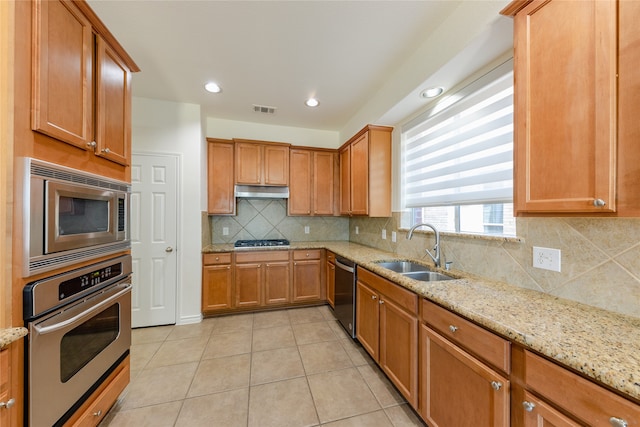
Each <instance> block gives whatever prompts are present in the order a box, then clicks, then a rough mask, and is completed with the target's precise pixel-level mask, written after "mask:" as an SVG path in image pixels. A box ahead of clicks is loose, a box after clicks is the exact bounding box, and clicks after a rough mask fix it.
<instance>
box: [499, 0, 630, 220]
mask: <svg viewBox="0 0 640 427" xmlns="http://www.w3.org/2000/svg"><path fill="white" fill-rule="evenodd" d="M622 3H624V2H622ZM518 8H520V9H518ZM516 9H518V10H516ZM514 10H515V17H514V25H515V27H514V37H515V39H514V46H515V65H514V67H515V146H514V148H515V150H514V151H515V164H514V171H515V197H514V203H515V210H516V213H517V214H522V213H545V212H548V213H551V212H552V213H574V212H575V213H589V212H599V213H602V212H615V211H616V202H617V197H616V175H617V172H616V167H617V165H616V150H617V80H616V74H617V30H618V28H617V26H618V24H617V21H618V14H617V2H616V1H615V0H590V1H576V2H573V1H557V0H536V1H532V2H530V3H528V4H526V6H524V7H522V2H519V3H517V4H516V2H514V3H513V4H512V5H511V8H510V7H507V9H505V11H503V13H510V12H511V13H513V11H514ZM636 50H637V47H636ZM635 109H636V110H637V106H636V107H635ZM636 176H637V175H636Z"/></svg>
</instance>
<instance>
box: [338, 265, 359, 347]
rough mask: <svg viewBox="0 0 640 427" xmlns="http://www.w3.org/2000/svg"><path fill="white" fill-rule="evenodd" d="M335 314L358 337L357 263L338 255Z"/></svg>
mask: <svg viewBox="0 0 640 427" xmlns="http://www.w3.org/2000/svg"><path fill="white" fill-rule="evenodd" d="M335 271H336V285H335V300H334V304H335V309H334V312H335V315H336V317H337V318H338V321H339V322H340V324H341V325H342V327H343V328H344V329H345V330H346V331H347V333H348V334H349V335H350V336H351V337H352V338H355V337H356V264H355V263H354V262H351V261H349V260H348V259H345V258H341V257H338V256H337V257H336V270H335Z"/></svg>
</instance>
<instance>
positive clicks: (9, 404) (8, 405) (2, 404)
mask: <svg viewBox="0 0 640 427" xmlns="http://www.w3.org/2000/svg"><path fill="white" fill-rule="evenodd" d="M15 404H16V400H15V399H9V400H8V401H7V402H0V409H2V408H7V409H9V408H11V407H12V406H13V405H15Z"/></svg>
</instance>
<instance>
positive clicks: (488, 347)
mask: <svg viewBox="0 0 640 427" xmlns="http://www.w3.org/2000/svg"><path fill="white" fill-rule="evenodd" d="M421 310H422V311H421V317H422V320H423V321H424V322H425V323H428V324H429V325H431V326H432V327H433V328H434V329H435V330H437V331H438V332H439V333H440V334H442V335H444V336H445V337H447V338H448V339H450V340H451V341H454V342H456V343H458V344H459V345H460V346H462V347H464V348H465V349H467V350H469V351H470V352H472V353H474V354H475V355H476V356H478V357H480V358H482V359H484V360H485V361H486V362H488V363H489V364H491V365H493V366H495V367H496V368H498V369H500V370H501V371H503V372H506V373H509V371H510V370H511V357H510V351H511V343H510V342H509V341H507V340H504V339H502V338H500V337H499V336H497V335H494V334H493V333H491V332H489V331H487V330H486V329H483V328H481V327H480V326H477V325H475V324H473V323H471V322H469V321H468V320H465V319H463V318H462V317H460V316H458V315H456V314H454V313H452V312H450V311H449V310H447V309H445V308H442V307H440V306H439V305H436V304H434V303H432V302H431V301H429V300H426V299H423V300H422V308H421Z"/></svg>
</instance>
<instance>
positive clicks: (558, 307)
mask: <svg viewBox="0 0 640 427" xmlns="http://www.w3.org/2000/svg"><path fill="white" fill-rule="evenodd" d="M312 248H326V249H329V250H331V251H333V252H335V253H336V254H337V255H340V256H343V257H345V258H347V259H350V260H352V261H354V262H356V263H357V264H358V265H360V266H362V267H364V268H366V269H368V270H370V271H373V272H375V273H377V274H379V275H380V276H383V277H385V278H387V279H389V280H391V281H393V282H395V283H398V284H400V285H401V286H404V287H405V288H407V289H411V290H412V291H414V292H416V293H417V294H418V295H421V296H423V297H426V298H428V299H430V300H432V301H434V302H436V303H438V304H440V305H442V306H444V307H447V308H448V309H450V310H451V311H453V312H455V313H458V314H460V315H462V316H464V317H466V318H468V319H471V320H473V321H475V322H476V323H478V324H480V325H483V326H485V327H486V328H488V329H490V330H492V331H494V332H496V333H498V334H500V335H502V336H504V337H507V338H509V339H511V340H512V341H514V342H517V343H519V344H522V345H523V346H525V347H527V348H530V349H532V350H534V351H537V352H539V353H541V354H544V355H546V356H548V357H550V358H551V359H554V360H556V361H557V362H559V363H561V364H563V365H566V366H568V367H571V368H573V369H575V370H577V371H579V372H582V373H583V374H585V375H586V376H588V377H590V378H593V379H594V380H596V381H598V382H601V383H603V384H605V385H608V386H609V387H611V388H613V389H615V390H618V391H620V392H622V393H624V394H627V395H629V396H630V397H632V398H634V399H636V400H640V319H639V318H635V317H630V316H624V315H620V314H616V313H612V312H609V311H606V310H602V309H599V308H595V307H591V306H588V305H584V304H580V303H577V302H573V301H569V300H565V299H561V298H558V297H554V296H552V295H548V294H544V293H542V292H536V291H532V290H528V289H523V288H518V287H515V286H511V285H508V284H505V283H500V282H493V281H489V280H486V279H482V278H478V277H473V276H471V275H468V274H466V273H464V272H460V271H456V270H453V271H451V272H449V274H452V275H454V276H456V277H459V278H458V279H456V280H448V281H440V282H420V281H416V280H413V279H409V278H407V277H405V276H402V275H401V274H398V273H394V272H392V271H391V270H388V269H385V268H382V267H380V266H378V265H377V264H376V261H378V262H379V261H383V260H384V261H391V260H408V259H407V258H401V257H398V256H397V255H395V254H393V253H390V252H384V251H380V250H378V249H374V248H370V247H367V246H363V245H359V244H356V243H350V242H294V243H292V244H291V247H290V249H312ZM229 251H233V245H229V244H228V245H210V246H207V247H205V248H204V249H203V252H205V253H206V252H229ZM412 261H414V262H416V261H415V260H412ZM418 263H422V264H424V263H423V262H420V261H418Z"/></svg>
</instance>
